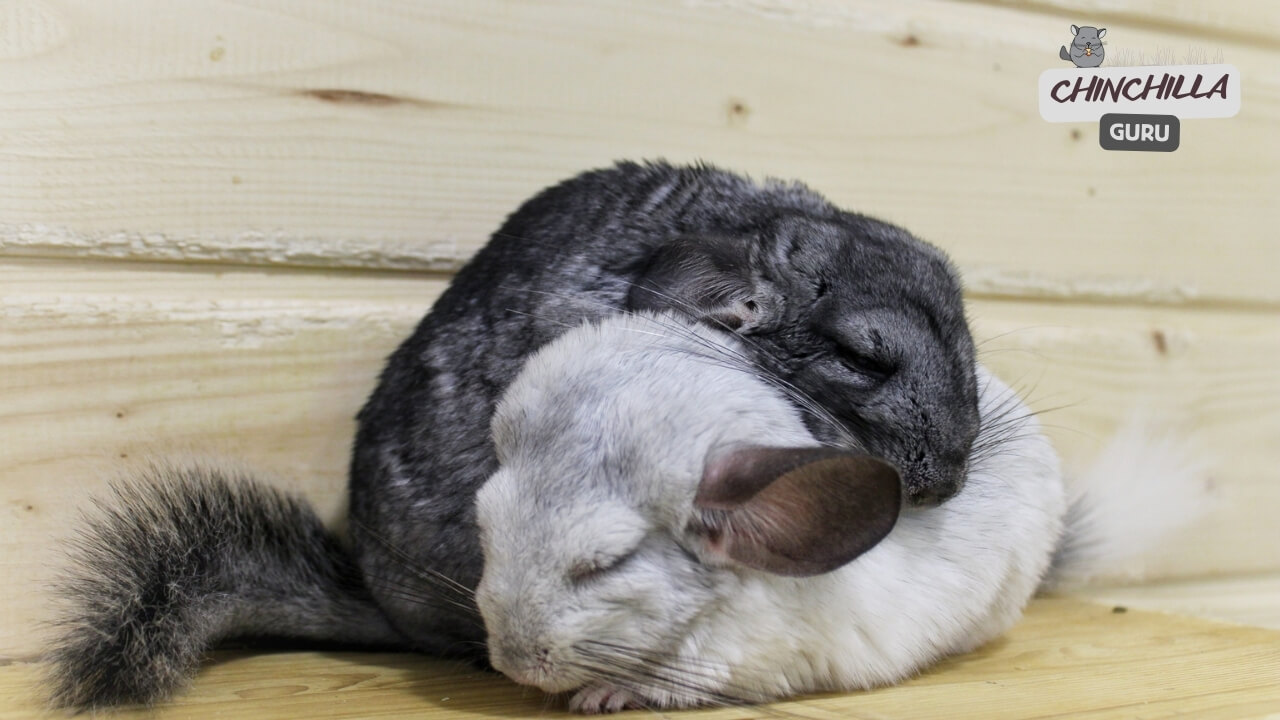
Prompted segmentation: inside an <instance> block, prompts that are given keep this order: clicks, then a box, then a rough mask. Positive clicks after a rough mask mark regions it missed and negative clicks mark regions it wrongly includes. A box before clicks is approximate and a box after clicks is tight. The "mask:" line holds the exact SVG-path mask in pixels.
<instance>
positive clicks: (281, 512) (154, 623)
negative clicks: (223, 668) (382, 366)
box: [46, 466, 405, 710]
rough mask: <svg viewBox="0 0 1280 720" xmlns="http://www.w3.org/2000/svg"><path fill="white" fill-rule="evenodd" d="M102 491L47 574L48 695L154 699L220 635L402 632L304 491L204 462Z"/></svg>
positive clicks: (78, 704)
mask: <svg viewBox="0 0 1280 720" xmlns="http://www.w3.org/2000/svg"><path fill="white" fill-rule="evenodd" d="M112 490H113V496H114V497H112V498H110V499H109V500H108V501H106V502H97V503H96V504H97V506H98V508H97V512H95V513H93V517H92V518H91V519H90V520H89V521H88V524H87V527H85V528H84V529H83V530H82V531H81V532H80V534H79V535H78V536H77V537H76V538H75V539H74V540H73V541H72V547H71V551H70V555H71V566H70V569H69V570H68V571H67V572H66V573H65V574H64V575H63V577H62V578H61V579H60V580H59V582H58V584H57V586H56V590H57V593H58V598H59V600H60V601H61V603H63V604H64V607H63V608H62V610H63V612H62V614H61V615H60V616H59V617H58V619H57V620H56V621H55V623H54V627H55V630H56V633H57V635H56V640H55V641H54V642H53V644H52V646H51V647H50V649H49V652H48V655H47V657H46V660H47V661H48V663H49V684H50V694H51V699H52V701H53V702H54V704H56V705H59V706H65V707H70V708H74V709H78V710H89V709H94V708H100V707H107V706H111V705H118V704H124V703H151V702H154V701H156V700H160V699H163V698H165V697H167V696H169V695H171V694H172V693H173V691H175V690H177V689H179V688H181V687H182V686H184V685H185V684H186V683H187V681H188V680H189V679H190V678H191V676H192V675H193V674H194V673H195V671H196V669H197V667H198V665H199V663H200V660H201V658H202V657H203V655H204V653H205V651H206V650H208V649H209V648H211V647H212V646H213V645H214V644H215V643H216V642H218V641H219V640H223V639H228V638H239V637H270V638H293V639H303V640H307V641H319V642H332V643H344V644H345V643H351V644H361V645H383V646H404V645H405V643H404V641H403V639H402V638H401V637H400V636H399V635H398V634H397V633H396V632H395V630H394V629H392V627H391V626H390V624H389V623H388V622H387V621H386V619H385V618H384V617H383V615H382V613H381V611H380V610H379V609H378V607H377V605H376V604H375V603H374V601H373V598H372V596H371V595H370V594H369V592H368V590H366V589H365V587H364V585H363V582H362V580H361V575H360V571H359V569H358V568H357V567H356V564H355V562H354V561H353V560H352V559H351V556H350V554H349V553H348V551H347V550H346V549H345V548H344V547H343V545H342V543H341V542H339V540H338V538H337V537H336V536H335V535H334V534H333V533H331V532H330V531H328V530H326V529H325V527H324V525H323V524H322V523H321V522H320V520H319V518H317V517H316V515H315V513H314V512H313V511H312V510H311V509H310V508H309V507H307V506H306V505H305V504H304V503H302V502H301V501H299V500H297V499H294V498H292V497H289V496H287V495H285V494H283V493H280V492H277V491H276V490H274V489H272V488H269V487H266V486H263V485H260V484H255V483H253V482H252V481H250V480H249V479H247V478H244V477H240V476H238V475H235V474H233V473H228V472H225V471H220V470H214V469H210V468H182V469H176V468H167V467H163V466H153V467H151V468H150V469H148V470H147V471H145V472H144V473H143V477H141V478H139V479H138V480H137V481H134V482H130V483H126V484H121V485H117V486H115V487H114V488H113V489H112Z"/></svg>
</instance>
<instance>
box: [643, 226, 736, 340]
mask: <svg viewBox="0 0 1280 720" xmlns="http://www.w3.org/2000/svg"><path fill="white" fill-rule="evenodd" d="M747 253H748V249H747V247H746V243H745V242H744V241H742V240H741V239H738V238H730V237H684V238H679V239H677V240H675V241H673V242H671V243H668V244H667V245H666V246H664V247H663V248H662V249H660V250H658V252H657V253H655V254H654V257H653V258H652V260H651V261H650V262H649V265H648V267H646V268H645V270H644V272H643V273H642V274H641V275H640V277H639V278H637V279H636V280H635V282H634V283H632V286H631V291H630V293H629V294H628V295H627V307H628V309H631V310H654V311H657V310H678V311H680V312H683V313H685V314H687V315H691V316H693V317H695V318H698V319H707V320H711V321H713V322H715V323H717V324H720V325H724V326H726V327H728V328H729V329H731V330H739V329H742V328H744V327H749V326H751V325H754V324H755V323H756V321H757V320H758V319H759V312H760V308H759V305H758V303H757V302H756V300H755V298H754V294H755V288H754V287H753V285H752V281H751V272H750V268H749V266H748V261H747Z"/></svg>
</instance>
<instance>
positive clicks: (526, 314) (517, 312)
mask: <svg viewBox="0 0 1280 720" xmlns="http://www.w3.org/2000/svg"><path fill="white" fill-rule="evenodd" d="M506 310H507V312H509V313H511V314H513V315H523V316H524V317H527V318H533V319H534V320H541V321H543V322H546V323H551V324H552V325H559V326H560V327H562V328H565V329H572V328H574V327H575V326H574V325H573V324H571V323H567V322H561V321H559V320H552V319H551V318H549V317H546V316H545V315H538V314H537V313H531V312H525V311H524V310H516V309H515V308H507V309H506Z"/></svg>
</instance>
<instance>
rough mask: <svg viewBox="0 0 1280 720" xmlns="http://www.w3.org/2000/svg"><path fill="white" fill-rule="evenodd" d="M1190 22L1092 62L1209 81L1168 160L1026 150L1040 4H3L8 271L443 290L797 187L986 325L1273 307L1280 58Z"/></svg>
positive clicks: (1260, 10) (3, 243)
mask: <svg viewBox="0 0 1280 720" xmlns="http://www.w3.org/2000/svg"><path fill="white" fill-rule="evenodd" d="M1175 5H1176V6H1177V8H1176V13H1175V17H1176V18H1177V19H1176V22H1159V21H1158V20H1157V19H1158V17H1159V16H1160V15H1161V13H1159V12H1156V11H1155V10H1154V6H1153V5H1152V4H1151V3H1149V2H1140V1H1138V0H1133V1H1132V2H1128V3H1110V4H1108V7H1107V9H1106V12H1107V13H1110V16H1111V17H1114V18H1115V19H1117V20H1118V21H1121V25H1120V26H1113V27H1112V31H1111V35H1110V36H1109V38H1108V40H1109V41H1110V42H1112V43H1130V44H1132V45H1134V46H1142V47H1156V46H1161V45H1165V46H1171V47H1176V48H1178V49H1179V51H1181V49H1182V48H1184V47H1186V46H1188V45H1195V44H1205V45H1209V46H1211V47H1212V49H1213V50H1215V51H1216V49H1221V50H1222V51H1223V53H1224V59H1225V60H1226V61H1227V62H1230V63H1233V64H1235V65H1236V66H1238V67H1239V68H1240V70H1241V72H1242V75H1243V78H1244V93H1245V96H1246V97H1245V99H1244V102H1243V109H1242V111H1241V113H1240V115H1239V116H1238V117H1236V118H1233V119H1230V120H1215V121H1201V122H1195V123H1189V124H1188V125H1187V128H1186V131H1185V133H1184V139H1183V144H1182V147H1181V148H1180V149H1179V150H1178V152H1176V153H1173V154H1162V153H1108V152H1103V151H1101V150H1100V149H1099V148H1098V147H1097V143H1096V139H1095V138H1094V137H1093V135H1092V133H1094V132H1095V128H1094V127H1093V126H1091V125H1079V126H1077V125H1053V124H1049V123H1045V122H1044V121H1042V120H1041V119H1040V118H1039V115H1038V112H1037V109H1036V108H1037V106H1036V103H1035V97H1034V92H1035V91H1034V88H1035V81H1036V77H1037V76H1038V74H1039V73H1040V72H1041V71H1042V70H1043V69H1045V68H1048V67H1056V66H1057V64H1058V63H1060V61H1059V60H1058V59H1057V55H1056V52H1057V48H1058V46H1059V45H1060V44H1061V43H1062V41H1063V37H1062V36H1063V33H1064V29H1065V28H1066V26H1067V25H1068V24H1070V23H1072V22H1081V21H1080V20H1079V18H1078V15H1079V12H1080V11H1078V10H1075V9H1068V8H1066V7H1059V6H1058V4H1056V3H1040V4H1037V5H1034V6H1031V7H1030V8H1027V7H1024V6H1022V5H1021V4H1019V5H1017V6H1005V5H1003V4H999V3H996V4H988V3H976V4H973V3H957V2H947V1H944V0H914V1H912V2H900V3H892V4H888V3H879V2H874V0H854V1H851V2H845V3H823V2H805V3H783V2H779V1H777V0H722V1H719V2H677V0H666V1H664V2H655V3H645V4H641V5H637V4H634V3H626V2H621V1H620V0H618V1H614V2H598V3H597V2H584V1H583V0H560V1H559V2H554V3H551V2H548V3H536V4H520V3H505V2H500V1H499V0H478V1H474V2H473V1H470V0H468V1H467V2H461V1H460V0H459V1H456V2H444V3H430V4H421V5H405V4H404V3H398V2H393V1H391V0H354V1H352V2H312V1H310V0H275V1H272V2H267V1H258V2H215V1H213V0H205V1H203V2H188V3H183V4H182V6H181V9H178V7H177V6H175V5H173V4H172V3H168V2H164V0H139V1H138V2H132V3H120V4H117V3H112V4H103V3H99V2H94V1H93V0H78V1H77V0H21V1H20V2H11V3H6V4H5V5H4V9H3V10H2V11H0V12H2V13H3V15H0V19H2V20H3V22H0V27H3V28H6V30H5V31H4V32H3V33H2V34H0V40H2V41H3V44H2V45H0V105H2V106H3V107H4V108H5V111H4V112H2V113H0V147H4V148H5V151H4V153H3V154H2V155H0V218H3V221H2V222H0V252H3V253H5V254H9V255H40V256H59V257H105V258H132V259H166V260H177V259H181V260H183V261H189V262H195V261H206V262H226V263H254V264H289V265H313V266H339V267H370V268H408V269H423V268H436V269H450V268H454V267H456V266H457V264H458V263H459V262H460V261H462V260H463V259H465V258H466V257H467V256H469V255H470V253H471V252H472V251H473V250H474V249H475V248H476V247H477V246H478V245H479V244H480V243H481V242H483V240H484V239H485V238H486V237H487V235H488V234H489V233H490V232H491V231H492V230H493V229H494V228H495V227H496V226H497V224H498V223H499V221H500V219H501V218H502V217H503V215H505V214H506V213H507V212H509V211H510V210H511V209H512V208H514V207H515V205H516V204H517V203H518V202H520V201H521V200H522V199H524V198H525V197H527V196H529V195H530V194H531V193H533V192H534V191H536V190H537V189H539V188H540V187H543V186H545V185H546V184H548V183H550V182H553V181H555V180H558V179H560V178H563V177H566V176H568V175H571V174H573V173H576V172H578V171H580V170H582V169H584V168H588V167H593V166H598V165H602V164H605V163H608V162H610V161H612V160H614V159H617V158H621V157H632V158H644V157H659V156H664V157H668V158H671V159H673V160H677V161H687V160H695V159H704V160H709V161H712V162H716V163H720V164H723V165H725V166H728V167H731V168H734V169H738V170H742V171H746V172H750V173H753V174H756V175H774V176H781V177H786V178H801V179H804V180H805V181H807V182H809V183H810V184H812V185H813V186H814V187H815V188H817V189H818V190H820V191H822V192H825V193H827V194H829V195H830V196H831V197H832V198H833V199H834V200H835V201H837V202H838V203H840V204H842V205H845V206H848V207H851V208H855V209H859V210H862V211H866V212H870V213H872V214H877V215H881V216H884V217H885V218H886V219H889V220H892V221H896V222H900V223H902V224H904V225H906V226H907V227H909V228H911V229H912V230H913V231H915V232H917V233H918V234H920V235H921V236H922V237H925V238H927V239H929V240H932V241H934V242H937V243H938V244H940V245H942V246H943V247H945V248H946V249H948V250H949V251H951V252H952V253H953V254H954V255H955V257H956V258H957V259H958V261H959V262H960V264H961V266H962V267H963V269H964V271H965V274H966V277H967V279H968V280H969V283H970V286H971V287H972V288H973V289H974V291H976V292H981V293H984V294H991V295H1002V296H1006V295H1015V296H1026V295H1032V296H1037V297H1083V298H1086V299H1093V300H1116V299H1122V300H1142V301H1155V302H1181V303H1186V302H1191V303H1230V304H1245V305H1251V304H1259V303H1261V304H1267V305H1275V304H1276V303H1278V302H1280V289H1277V286H1276V284H1275V283H1274V282H1273V281H1272V273H1271V270H1270V268H1273V267H1275V266H1276V265H1277V264H1280V243H1277V242H1276V233H1275V228H1276V227H1280V214H1278V213H1280V205H1277V204H1276V203H1274V202H1273V201H1272V200H1273V196H1274V191H1275V188H1276V187H1277V186H1278V185H1280V144H1277V143H1276V142H1274V138H1275V137H1276V128H1277V120H1278V119H1280V104H1278V103H1277V99H1278V97H1280V93H1277V89H1278V88H1280V77H1278V76H1277V75H1276V73H1275V71H1274V68H1275V67H1278V66H1280V62H1277V60H1280V55H1278V54H1277V52H1276V47H1277V38H1278V37H1280V28H1277V23H1276V22H1275V13H1274V12H1273V11H1272V10H1270V9H1268V8H1269V6H1267V5H1266V4H1262V3H1249V4H1248V5H1247V6H1245V5H1223V4H1217V5H1208V4H1204V5H1194V6H1193V5H1192V4H1191V3H1176V4H1175ZM1028 9H1030V10H1033V11H1031V12H1029V11H1028ZM1222 28H1229V29H1232V30H1230V32H1228V31H1225V30H1223V29H1222ZM1200 33H1203V36H1201V35H1200ZM1209 247H1212V248H1213V253H1212V257H1206V255H1205V252H1206V249H1207V248H1209Z"/></svg>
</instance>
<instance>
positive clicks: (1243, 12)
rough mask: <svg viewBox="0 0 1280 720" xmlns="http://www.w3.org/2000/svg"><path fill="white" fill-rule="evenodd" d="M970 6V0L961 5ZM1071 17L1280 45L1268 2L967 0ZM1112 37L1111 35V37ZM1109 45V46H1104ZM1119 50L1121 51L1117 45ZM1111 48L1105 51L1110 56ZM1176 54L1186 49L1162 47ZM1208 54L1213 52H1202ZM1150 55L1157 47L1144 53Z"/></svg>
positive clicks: (1275, 11)
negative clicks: (968, 3) (967, 3)
mask: <svg viewBox="0 0 1280 720" xmlns="http://www.w3.org/2000/svg"><path fill="white" fill-rule="evenodd" d="M965 1H970V0H965ZM971 1H974V2H979V3H985V4H992V5H1004V6H1008V7H1017V8H1018V9H1019V10H1023V11H1036V10H1038V11H1041V12H1047V13H1052V14H1054V15H1061V14H1064V13H1066V14H1069V15H1074V16H1075V17H1076V21H1075V22H1074V23H1073V24H1075V25H1093V26H1095V27H1113V28H1120V29H1121V30H1127V29H1129V28H1132V27H1135V26H1136V27H1158V28H1164V29H1168V30H1170V31H1174V32H1178V33H1182V34H1187V35H1194V36H1198V37H1203V38H1204V40H1205V41H1206V42H1207V43H1213V42H1214V41H1215V40H1216V39H1218V38H1230V39H1232V40H1234V41H1237V42H1241V43H1252V44H1255V45H1258V46H1262V47H1269V48H1272V49H1275V48H1276V47H1277V45H1280V6H1277V5H1276V4H1275V3H1274V2H1270V1H1269V0H1242V1H1236V2H1229V3H1220V2H1204V0H1125V1H1124V2H1097V1H1096V0H1095V1H1094V2H1085V3H1082V2H1079V0H971ZM1113 37H1114V36H1113ZM1108 44H1109V45H1110V43H1108ZM1119 47H1125V45H1123V44H1120V45H1119ZM1114 49H1116V48H1114V47H1108V48H1107V52H1108V53H1110V52H1112V51H1113V50H1114ZM1168 49H1169V51H1170V52H1177V53H1182V52H1185V51H1186V50H1187V49H1188V48H1187V47H1183V46H1180V47H1176V48H1173V47H1171V48H1168ZM1207 49H1208V50H1209V52H1210V53H1212V52H1213V50H1214V48H1212V47H1210V48H1207ZM1145 50H1146V51H1147V52H1150V53H1155V52H1157V50H1158V49H1157V48H1145Z"/></svg>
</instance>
